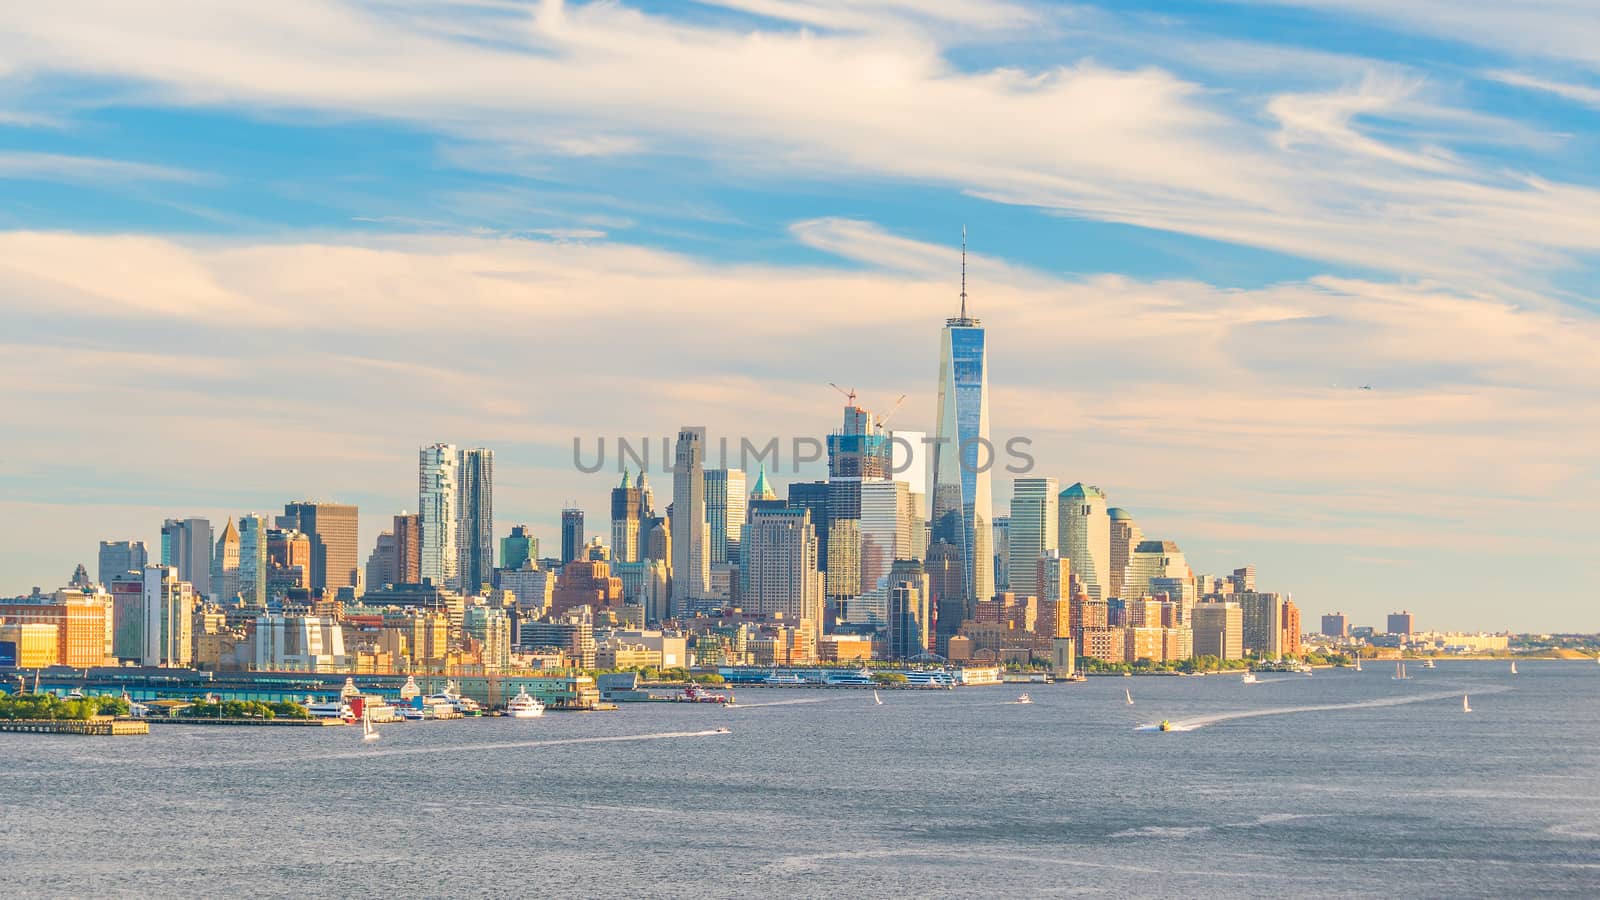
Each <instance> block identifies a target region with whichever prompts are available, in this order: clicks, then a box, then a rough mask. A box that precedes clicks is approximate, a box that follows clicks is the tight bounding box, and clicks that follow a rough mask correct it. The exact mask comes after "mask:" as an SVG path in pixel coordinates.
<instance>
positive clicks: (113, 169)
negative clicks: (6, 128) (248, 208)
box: [0, 118, 213, 184]
mask: <svg viewBox="0 0 1600 900" xmlns="http://www.w3.org/2000/svg"><path fill="white" fill-rule="evenodd" d="M33 121H34V120H31V119H30V120H27V122H28V123H29V124H31V123H32V122H33ZM0 124H5V120H4V118H0ZM0 178H26V179H32V180H39V181H67V182H93V183H107V182H135V181H176V182H185V183H190V184H196V183H202V182H206V181H211V180H213V179H212V178H211V177H210V176H208V175H206V174H204V173H201V172H193V171H190V170H187V169H179V168H174V167H171V166H158V165H151V164H149V163H136V162H127V161H124V160H116V159H96V158H94V157H87V156H71V155H67V154H60V153H35V152H29V151H24V150H4V151H0Z"/></svg>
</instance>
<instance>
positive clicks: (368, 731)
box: [361, 706, 378, 741]
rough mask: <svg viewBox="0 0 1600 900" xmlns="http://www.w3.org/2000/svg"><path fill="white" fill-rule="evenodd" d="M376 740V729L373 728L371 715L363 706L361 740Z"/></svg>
mask: <svg viewBox="0 0 1600 900" xmlns="http://www.w3.org/2000/svg"><path fill="white" fill-rule="evenodd" d="M377 739H378V729H377V728H375V727H373V724H372V713H371V712H369V711H368V710H367V708H366V707H365V706H363V707H362V708H361V740H362V741H375V740H377Z"/></svg>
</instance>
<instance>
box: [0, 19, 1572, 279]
mask: <svg viewBox="0 0 1600 900" xmlns="http://www.w3.org/2000/svg"><path fill="white" fill-rule="evenodd" d="M736 5H738V4H736ZM743 5H744V6H750V5H751V4H743ZM476 8H477V7H476V5H475V4H469V5H467V6H465V7H461V8H459V9H456V10H453V11H452V14H451V15H450V16H448V17H444V16H438V15H432V14H425V13H423V12H421V11H419V9H420V8H419V7H398V8H395V9H391V10H388V11H387V13H386V14H381V15H380V14H379V13H377V12H375V11H373V9H372V8H370V7H365V6H359V5H353V4H344V3H338V2H332V0H328V2H313V0H283V2H279V3H274V4H272V5H271V6H270V7H263V6H261V5H259V4H245V3H233V4H229V3H215V2H194V0H190V2H184V0H169V2H164V3H161V4H159V5H154V6H145V7H141V6H140V5H139V4H132V3H90V2H86V0H85V2H68V0H63V2H58V3H53V4H49V5H46V6H43V7H36V8H31V9H30V10H29V11H28V13H27V15H25V16H22V15H19V16H16V17H15V18H14V19H13V20H12V21H11V22H8V23H7V25H8V27H7V28H5V29H3V30H0V54H3V55H4V56H6V57H8V58H10V59H12V60H13V61H14V63H13V64H14V65H15V66H16V69H17V72H18V73H20V74H19V76H17V77H30V78H47V77H48V76H49V75H50V74H52V73H69V74H73V75H78V76H84V75H88V76H93V77H97V78H100V79H104V82H105V83H106V85H107V87H106V88H105V91H106V92H107V93H108V94H109V95H111V98H112V99H115V98H116V97H118V96H127V97H132V98H136V99H137V100H139V101H140V102H145V103H177V104H226V105H228V106H229V107H230V108H239V107H243V108H257V109H298V110H311V111H316V112H328V113H335V114H338V115H341V116H349V115H357V116H376V117H384V118H394V119H401V120H404V121H407V122H410V123H416V124H420V125H423V126H426V127H430V128H434V129H437V130H438V131H439V132H440V133H441V134H443V135H446V136H448V137H449V138H450V139H452V140H453V141H455V142H457V144H458V146H456V147H455V148H454V149H452V150H451V151H450V152H451V154H452V156H451V158H452V159H454V160H455V161H457V162H468V163H471V162H472V161H473V160H474V159H476V160H477V161H478V163H479V164H484V165H489V166H492V167H495V168H500V169H506V170H511V171H524V172H535V173H539V172H543V171H545V169H544V167H546V166H548V165H549V160H548V158H547V156H548V154H551V153H555V154H558V155H559V154H571V153H580V154H602V155H612V154H618V153H630V152H639V151H641V150H646V149H647V150H649V151H650V152H653V153H660V154H668V155H670V154H674V153H682V154H687V155H692V156H696V157H700V158H708V159H710V160H713V161H714V162H716V163H718V164H720V165H723V166H728V167H733V168H737V169H738V170H740V171H744V172H755V173H758V174H763V175H767V176H770V177H774V178H785V179H793V178H795V177H827V178H830V179H835V180H837V179H839V178H840V177H870V178H879V179H881V178H891V179H903V180H911V181H916V182H920V183H931V184H937V185H944V186H950V187H956V188H960V189H964V190H968V191H970V192H972V193H974V194H976V195H978V196H982V197H987V198H990V199H995V200H1000V201H1003V202H1007V203H1017V204H1025V205H1030V206H1038V207H1041V208H1045V209H1048V210H1051V211H1058V212H1063V213H1066V214H1070V215H1077V216H1086V217H1092V218H1099V219H1105V220H1109V221H1115V222H1123V223H1130V224H1135V225H1141V226H1146V227H1150V228H1157V229H1166V230H1173V231H1179V232H1184V233H1189V234H1197V235H1202V236H1205V237H1209V238H1215V239H1219V240H1223V241H1229V242H1236V243H1241V244H1247V245H1252V246H1257V247H1265V248H1269V249H1273V250H1278V251H1283V252H1286V253H1292V254H1296V255H1301V256H1305V257H1310V258H1316V259H1324V260H1332V261H1337V262H1340V263H1349V264H1355V265H1360V266H1367V267H1373V268H1379V269H1383V270H1387V271H1392V272H1398V273H1405V274H1412V275H1418V274H1420V275H1427V276H1429V277H1433V278H1456V277H1458V276H1459V274H1460V273H1461V272H1462V271H1464V270H1465V271H1472V272H1473V273H1474V277H1473V280H1476V279H1481V278H1490V279H1494V280H1497V281H1500V282H1502V283H1514V284H1517V285H1521V286H1524V287H1534V288H1537V287H1539V286H1540V285H1541V278H1542V276H1543V274H1544V273H1545V272H1546V271H1547V270H1549V269H1550V268H1552V267H1559V266H1564V265H1570V264H1573V262H1574V260H1578V259H1582V258H1584V257H1585V255H1587V254H1591V253H1593V252H1594V251H1596V250H1600V225H1597V224H1595V223H1597V222H1600V192H1596V191H1595V190H1593V189H1592V188H1588V187H1584V186H1580V185H1574V184H1562V183H1558V182H1552V181H1549V180H1546V179H1540V178H1538V177H1535V176H1533V175H1528V174H1524V173H1519V172H1514V171H1513V172H1507V171H1504V170H1503V169H1502V168H1501V167H1499V166H1492V165H1487V164H1484V163H1481V162H1470V163H1469V162H1465V161H1463V159H1462V158H1461V156H1460V155H1459V154H1457V153H1456V152H1455V148H1453V147H1452V146H1451V141H1452V140H1468V138H1464V137H1463V136H1462V135H1461V134H1459V133H1458V134H1455V135H1451V134H1448V133H1446V134H1444V135H1442V136H1441V135H1437V134H1434V133H1433V132H1430V131H1427V129H1430V128H1436V127H1437V126H1438V124H1439V123H1440V122H1441V121H1449V120H1450V119H1451V117H1452V115H1454V116H1456V118H1457V119H1458V120H1461V119H1465V118H1466V117H1469V116H1470V115H1471V114H1470V113H1469V112H1468V111H1465V110H1458V109H1454V108H1452V107H1450V106H1449V105H1448V104H1446V103H1441V102H1433V101H1428V102H1420V101H1419V100H1418V99H1417V97H1416V96H1415V95H1416V94H1417V92H1418V91H1419V89H1420V87H1419V84H1418V82H1417V81H1416V80H1415V78H1414V77H1413V78H1411V79H1409V80H1408V79H1405V78H1403V77H1401V76H1397V75H1396V74H1395V73H1396V67H1395V66H1393V65H1390V64H1382V65H1374V66H1373V67H1372V68H1371V70H1370V72H1369V74H1368V75H1367V76H1364V77H1363V78H1362V79H1361V80H1357V81H1354V82H1350V83H1340V84H1336V85H1330V86H1329V87H1328V88H1327V89H1326V90H1321V91H1308V90H1300V89H1297V90H1295V91H1294V92H1293V93H1285V94H1283V95H1282V96H1278V97H1273V96H1265V97H1262V96H1254V97H1252V96H1250V95H1245V96H1237V95H1234V96H1230V97H1229V98H1228V99H1227V101H1226V102H1224V101H1223V99H1222V97H1221V95H1220V94H1219V93H1218V92H1217V91H1216V90H1214V89H1215V88H1217V87H1228V85H1208V84H1200V83H1195V82H1191V81H1187V80H1184V79H1182V78H1179V77H1177V76H1175V75H1174V74H1172V73H1171V72H1167V71H1163V70H1160V69H1155V68H1113V67H1109V66H1105V65H1101V64H1097V63H1095V62H1093V61H1092V60H1088V59H1085V58H1083V57H1082V55H1081V54H1075V53H1074V52H1073V50H1072V49H1071V48H1070V47H1069V48H1067V49H1066V50H1065V51H1064V53H1063V54H1062V55H1061V56H1059V57H1056V59H1059V61H1052V62H1050V63H1047V64H1036V65H1033V66H1030V67H1027V68H1019V67H1012V66H1007V65H1004V64H999V65H994V66H991V67H988V68H984V69H979V70H972V71H969V70H965V69H962V68H960V67H958V66H956V65H955V64H953V63H952V62H951V59H950V56H949V54H948V53H947V51H948V50H949V49H950V48H951V47H952V46H953V45H954V44H956V43H959V42H960V38H958V37H953V36H952V35H951V29H955V30H959V31H962V32H963V33H965V34H968V35H969V36H970V35H979V34H983V33H986V29H985V28H984V27H982V26H983V25H984V24H985V23H986V22H988V21H989V20H990V18H991V17H993V21H994V24H995V25H996V27H998V28H1000V29H1001V31H1002V32H1003V31H1004V30H1005V29H1006V28H1012V27H1016V26H1017V24H1018V23H1024V24H1027V25H1028V27H1030V28H1038V29H1047V28H1049V27H1050V25H1051V23H1053V22H1055V21H1056V20H1057V18H1058V16H1061V15H1070V13H1058V12H1057V11H1054V10H1048V9H1046V8H1043V7H1039V8H1032V7H1011V6H1008V7H1003V8H995V7H988V6H986V5H981V4H970V3H954V2H952V3H949V4H941V5H939V6H937V7H934V8H931V9H930V8H927V7H925V6H923V5H921V4H909V3H890V4H878V5H875V6H857V5H853V4H840V3H831V2H828V3H823V2H815V3H798V2H797V3H782V4H777V3H773V4H762V9H763V10H764V12H763V15H767V16H773V17H776V18H777V19H779V20H782V21H781V22H780V23H779V24H778V25H774V26H772V27H755V28H752V26H751V25H750V23H749V21H748V20H746V19H743V18H740V19H738V20H737V21H735V22H733V23H730V24H726V25H722V26H719V25H716V24H708V23H707V22H705V21H703V20H701V19H696V20H695V24H688V23H685V22H683V21H678V20H674V19H671V18H666V17H663V16H655V15H647V14H644V13H641V12H638V11H635V10H632V9H629V8H627V7H624V6H620V5H616V4H611V3H591V4H581V5H579V4H563V3H558V2H545V3H541V4H539V5H538V6H536V7H534V8H533V12H532V13H531V15H527V16H524V15H522V14H521V13H519V12H516V11H507V10H504V9H499V8H495V9H493V10H492V11H491V12H483V11H481V10H478V11H477V12H474V10H475V9H476ZM841 17H842V18H841ZM1030 17H1031V19H1030ZM1033 19H1037V20H1039V21H1037V22H1033V21H1032V20H1033ZM846 20H848V21H846ZM825 21H829V22H833V23H834V24H832V25H828V26H827V27H823V25H822V24H821V23H824V22H825ZM788 22H802V23H817V27H821V28H823V30H821V31H814V30H810V29H807V28H801V29H795V28H793V27H792V26H790V25H788V24H785V23H788ZM1277 55H1278V56H1279V57H1281V56H1282V55H1283V51H1279V52H1278V54H1277ZM1325 57H1326V54H1320V55H1317V60H1316V64H1317V67H1318V69H1319V70H1321V71H1328V70H1331V68H1333V67H1330V66H1329V64H1328V63H1327V61H1326V59H1325ZM1275 64H1276V65H1282V64H1283V63H1282V61H1281V60H1280V61H1279V62H1278V63H1275ZM1350 72H1351V70H1349V69H1348V68H1347V69H1346V71H1345V73H1344V74H1343V75H1340V76H1339V77H1341V78H1351V77H1354V76H1352V75H1351V74H1350ZM1352 84H1353V86H1351V85H1352ZM1379 115H1381V117H1382V118H1383V123H1382V126H1381V127H1379V126H1377V125H1375V124H1374V122H1373V119H1374V118H1376V117H1377V116H1379ZM461 144H465V145H466V146H459V145H461ZM1462 280H1463V281H1466V280H1468V279H1462Z"/></svg>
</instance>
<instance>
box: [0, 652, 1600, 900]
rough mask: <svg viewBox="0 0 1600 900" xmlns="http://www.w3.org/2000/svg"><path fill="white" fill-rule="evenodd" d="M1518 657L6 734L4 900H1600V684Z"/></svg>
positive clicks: (0, 854)
mask: <svg viewBox="0 0 1600 900" xmlns="http://www.w3.org/2000/svg"><path fill="white" fill-rule="evenodd" d="M1520 668H1521V674H1520V675H1518V676H1516V677H1511V676H1510V675H1509V672H1508V671H1507V664H1505V663H1503V662H1492V663H1491V662H1443V663H1440V665H1439V668H1437V669H1434V670H1425V669H1422V668H1421V667H1420V665H1418V664H1414V665H1413V666H1412V675H1413V678H1412V679H1411V680H1408V681H1395V680H1393V679H1392V678H1391V677H1390V676H1391V674H1393V673H1392V671H1391V669H1389V668H1385V667H1384V666H1382V665H1379V664H1373V665H1369V666H1367V667H1366V671H1365V672H1364V673H1360V674H1358V673H1355V672H1351V671H1319V672H1318V673H1317V674H1316V675H1315V676H1312V677H1306V676H1298V675H1276V674H1270V675H1269V674H1264V675H1262V676H1261V683H1259V684H1255V685H1243V684H1241V683H1240V681H1239V679H1238V678H1237V677H1236V676H1215V677H1206V678H1159V677H1148V678H1094V679H1091V680H1090V681H1089V682H1088V683H1086V684H1077V685H1058V686H1036V687H1032V688H1030V689H1029V692H1030V693H1031V695H1032V697H1033V700H1034V702H1033V703H1032V704H1029V705H1018V704H1014V703H1011V702H1008V701H1011V700H1013V699H1014V698H1015V696H1016V693H1017V691H1018V689H1017V688H969V689H963V690H958V691H953V692H911V691H906V692H884V694H883V700H884V702H883V704H882V705H881V706H880V705H877V704H875V703H873V700H872V695H871V693H870V692H860V691H822V690H805V689H759V690H747V691H743V692H741V693H740V696H739V699H740V701H741V702H740V706H739V707H737V708H733V709H720V708H710V707H698V706H685V705H678V704H633V705H626V706H624V707H623V708H622V710H620V711H618V712H608V713H593V714H561V713H551V714H547V715H546V716H544V717H543V718H541V719H533V720H510V719H482V720H465V721H456V722H424V723H407V724H395V725H387V726H384V727H383V736H382V738H381V739H380V740H379V741H377V742H375V743H373V744H363V743H362V742H361V740H360V732H359V731H358V730H357V729H353V728H319V729H314V728H304V729H302V728H230V727H198V726H176V725H172V726H159V725H158V726H153V727H152V730H151V734H150V735H149V736H148V737H125V738H81V737H64V736H44V735H12V734H5V735H0V754H3V757H0V758H3V760H4V762H3V764H0V859H3V861H4V862H3V867H0V871H3V873H4V874H3V876H0V878H3V881H0V885H3V888H0V893H4V894H5V895H8V896H17V897H54V896H130V897H131V896H138V897H151V896H158V897H200V896H207V897H215V896H219V895H221V896H226V895H232V896H238V897H256V896H262V897H269V896H300V897H305V896H379V895H386V896H474V897H602V896H603V897H634V896H664V897H718V896H735V895H745V894H765V895H768V896H784V897H793V896H799V897H813V896H815V897H822V896H839V895H856V896H867V895H872V896H884V895H886V896H906V895H913V894H915V895H920V896H995V895H1001V894H1009V895H1012V896H1065V895H1081V894H1100V895H1113V896H1153V895H1169V896H1170V895H1175V894H1176V895H1183V896H1220V895H1229V896H1257V897H1282V896H1289V895H1323V896H1329V895H1331V896H1370V895H1386V896H1399V895H1411V896H1461V895H1477V896H1487V895H1495V896H1526V895H1530V894H1568V895H1583V896H1595V895H1597V894H1600V751H1597V750H1596V739H1597V738H1600V717H1597V715H1596V712H1597V711H1600V702H1597V698H1600V666H1596V665H1594V664H1593V663H1587V664H1585V663H1576V662H1523V663H1521V664H1520ZM1124 690H1128V691H1131V693H1132V694H1133V697H1134V701H1135V703H1134V705H1132V706H1129V705H1128V704H1127V703H1126V701H1125V698H1124ZM1468 692H1469V693H1470V695H1471V703H1472V707H1473V712H1472V713H1471V714H1463V713H1462V711H1461V695H1462V693H1468ZM1322 707H1327V708H1322ZM1162 718H1169V719H1171V720H1173V722H1174V723H1175V724H1177V725H1178V726H1179V727H1182V728H1188V729H1190V730H1185V731H1179V732H1174V733H1166V734H1162V733H1149V732H1141V731H1139V730H1137V728H1138V726H1140V725H1149V724H1152V723H1154V722H1158V721H1160V720H1161V719H1162ZM719 726H726V727H728V728H729V729H731V733H729V734H718V733H715V732H714V729H716V728H717V727H719Z"/></svg>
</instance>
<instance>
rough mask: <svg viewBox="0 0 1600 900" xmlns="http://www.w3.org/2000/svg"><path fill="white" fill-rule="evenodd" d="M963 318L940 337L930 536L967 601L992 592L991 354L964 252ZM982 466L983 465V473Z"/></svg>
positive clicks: (947, 322) (946, 327)
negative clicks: (952, 564)
mask: <svg viewBox="0 0 1600 900" xmlns="http://www.w3.org/2000/svg"><path fill="white" fill-rule="evenodd" d="M962 259H963V262H962V276H961V281H962V288H961V315H960V316H957V317H956V318H953V319H947V320H945V325H944V332H943V333H942V334H941V336H940V341H939V413H938V429H937V432H936V436H935V441H934V444H933V453H932V456H933V458H932V464H933V522H932V528H931V529H930V533H929V535H928V538H929V540H930V541H940V540H943V541H945V542H947V543H949V544H950V545H951V546H952V547H953V548H955V551H956V555H957V556H958V557H959V560H958V562H959V565H960V568H961V584H962V593H963V595H964V596H963V597H962V600H963V601H964V603H965V605H966V607H967V610H968V612H969V613H970V611H971V609H972V605H973V604H974V603H976V602H977V601H979V600H987V599H988V598H989V597H991V596H992V595H993V594H994V571H993V567H994V551H993V549H992V548H991V546H990V544H991V542H992V540H993V536H992V534H991V523H990V520H991V500H990V493H989V467H990V466H991V465H992V464H993V462H994V453H993V447H992V446H990V445H989V443H988V442H989V354H988V349H987V346H986V342H985V337H984V330H983V323H982V322H980V321H979V320H978V319H975V318H972V317H970V316H968V315H967V291H966V263H965V251H964V250H963V254H962ZM980 469H981V470H980Z"/></svg>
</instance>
